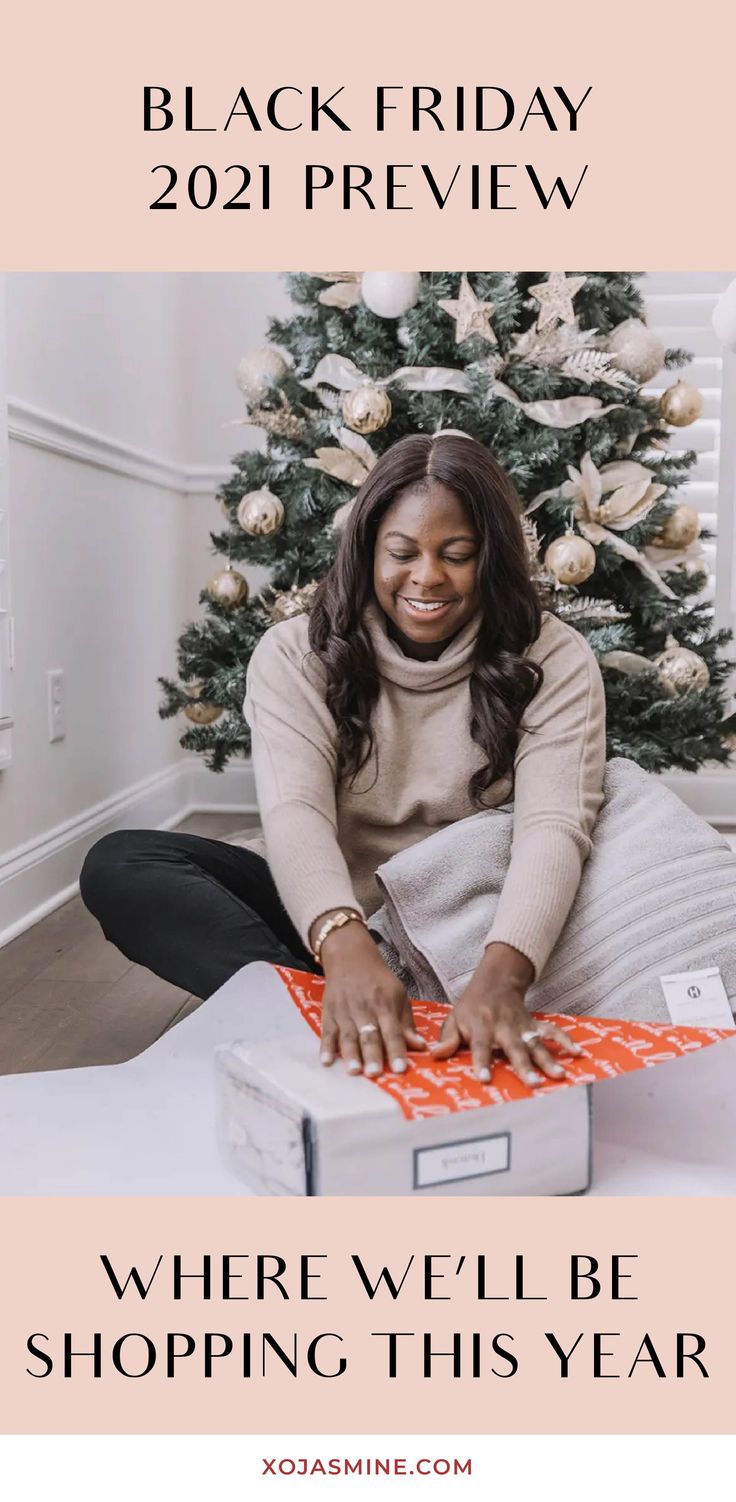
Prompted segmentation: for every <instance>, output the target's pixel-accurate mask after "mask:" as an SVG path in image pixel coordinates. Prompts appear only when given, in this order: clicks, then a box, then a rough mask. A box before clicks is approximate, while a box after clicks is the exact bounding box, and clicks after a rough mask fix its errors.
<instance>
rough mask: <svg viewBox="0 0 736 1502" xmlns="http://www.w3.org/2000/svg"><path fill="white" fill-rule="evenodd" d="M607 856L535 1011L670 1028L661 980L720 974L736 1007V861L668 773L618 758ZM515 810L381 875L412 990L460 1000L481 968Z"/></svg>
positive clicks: (601, 819) (393, 944) (596, 840)
mask: <svg viewBox="0 0 736 1502" xmlns="http://www.w3.org/2000/svg"><path fill="white" fill-rule="evenodd" d="M604 795H605V796H604V802H603V805H602V807H601V811H600V813H599V815H598V819H597V822H596V825H595V828H594V830H593V835H592V841H593V848H592V851H591V854H590V856H589V857H588V859H587V861H586V862H585V865H584V866H583V873H582V877H581V881H580V886H579V888H578V891H577V894H576V897H575V900H574V902H573V905H572V908H571V910H570V913H569V916H568V919H567V922H566V923H565V926H564V929H563V931H562V933H561V935H560V938H559V939H558V941H557V944H556V945H555V948H554V949H553V951H552V953H551V955H550V957H549V960H548V961H547V964H546V966H545V968H544V970H543V972H542V975H541V976H540V978H539V980H537V981H535V983H534V985H533V986H531V987H530V989H529V991H528V992H527V1002H528V1004H529V1006H530V1008H531V1009H532V1010H534V1011H553V1012H556V1011H559V1012H571V1013H575V1014H578V1015H581V1016H584V1015H596V1014H597V1015H598V1016H602V1017H629V1018H631V1019H635V1020H637V1021H642V1022H667V1021H669V1015H668V1012H667V1009H666V1007H665V1003H664V995H663V992H662V988H661V986H660V983H659V977H660V975H667V974H669V973H670V972H672V971H680V970H700V969H703V968H705V967H709V966H712V965H717V966H719V968H720V971H721V975H722V977H723V981H724V985H725V988H726V991H727V994H728V997H729V1000H730V1002H731V1006H732V1009H734V1007H735V1006H736V854H734V852H733V851H732V850H731V848H730V846H729V844H728V841H727V840H725V839H724V837H723V836H722V835H720V834H718V833H717V832H716V831H715V830H714V829H712V828H711V826H710V825H709V824H706V823H705V821H704V820H703V819H701V818H700V817H699V816H698V815H697V814H694V813H693V812H692V811H691V810H690V809H689V808H687V807H686V805H685V804H684V803H683V802H682V801H681V800H680V799H679V798H678V797H677V796H676V795H675V794H674V793H672V792H670V791H669V789H667V788H666V787H664V786H663V785H662V783H661V782H659V781H658V779H657V778H656V777H653V776H651V775H650V774H649V773H647V772H644V771H642V769H641V768H640V767H638V766H637V765H636V764H635V763H634V762H631V761H627V760H625V759H624V758H622V757H618V758H615V759H614V760H612V761H610V762H609V763H608V765H607V768H606V773H605V781H604ZM512 832H513V805H505V806H504V808H502V809H489V810H484V811H482V812H481V813H478V814H474V815H473V816H472V817H471V818H468V819H462V820H459V821H458V822H457V823H455V824H450V825H448V826H447V828H446V829H443V830H440V831H439V832H438V833H436V834H433V835H430V836H429V837H428V838H427V839H426V840H421V841H420V842H419V843H418V844H416V845H412V846H411V847H410V848H409V849H408V850H402V851H400V852H399V854H398V855H394V856H392V858H391V860H389V861H387V862H386V863H385V864H384V865H383V866H381V867H380V868H379V870H378V872H377V873H376V874H377V880H378V883H379V886H380V887H381V890H382V892H383V894H384V904H383V906H382V907H381V908H380V909H379V910H378V912H377V913H375V914H374V915H373V917H372V918H371V919H370V928H371V931H372V932H373V933H374V934H375V936H376V938H377V940H378V942H379V945H380V948H381V951H382V953H383V956H384V958H385V959H386V961H387V963H388V964H389V965H390V966H391V968H392V969H393V970H395V971H396V973H397V974H398V975H400V976H401V978H402V980H403V981H404V983H405V984H406V985H407V989H408V990H409V992H410V994H411V995H413V996H417V997H424V998H426V999H427V1000H438V1001H456V1000H457V998H458V997H459V996H460V995H461V993H462V992H463V990H464V989H465V987H466V985H467V984H468V981H469V980H470V977H471V975H472V974H473V971H474V970H475V968H476V966H477V964H478V962H479V961H480V959H481V955H482V952H483V940H484V938H485V937H486V935H487V933H488V930H489V928H490V926H491V922H492V920H493V916H494V913H495V910H496V906H497V903H498V898H499V894H500V891H501V887H502V885H503V880H504V876H505V873H506V870H507V868H508V863H509V858H510V853H511V837H512Z"/></svg>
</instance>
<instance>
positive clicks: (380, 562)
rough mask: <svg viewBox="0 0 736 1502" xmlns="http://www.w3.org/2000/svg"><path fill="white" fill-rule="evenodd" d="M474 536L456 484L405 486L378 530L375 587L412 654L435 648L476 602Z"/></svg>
mask: <svg viewBox="0 0 736 1502" xmlns="http://www.w3.org/2000/svg"><path fill="white" fill-rule="evenodd" d="M477 574H478V539H477V537H476V535H475V532H474V530H473V527H472V526H471V524H470V521H469V519H468V516H467V514H466V511H465V508H464V506H463V504H462V501H461V500H460V498H459V496H457V495H456V494H455V492H454V490H449V489H448V488H447V486H446V485H442V484H440V482H439V481H438V480H430V481H429V484H428V485H427V487H426V488H425V487H422V488H419V489H416V488H412V487H409V488H408V489H407V490H405V491H402V492H401V493H400V494H399V495H398V496H397V498H396V500H395V501H394V503H393V505H392V506H390V507H389V509H388V511H387V512H386V514H385V516H384V517H383V518H382V520H381V523H380V526H379V528H378V533H377V536H376V551H375V557H374V563H373V588H374V591H375V596H376V599H377V601H378V604H379V605H380V606H381V609H382V610H383V611H384V612H385V614H386V616H387V617H388V619H389V621H390V622H392V623H393V625H394V627H395V628H396V631H395V633H393V634H398V636H399V640H400V643H401V645H402V647H403V649H404V651H405V652H406V653H407V654H408V655H409V656H413V657H432V656H435V655H437V654H438V649H439V647H440V646H441V644H442V643H443V642H447V641H449V639H450V637H452V636H455V634H456V633H457V632H458V631H459V630H460V629H461V628H462V627H463V626H464V625H465V624H466V622H467V621H469V620H470V618H471V616H473V615H474V614H475V611H476V610H477V609H478V593H477Z"/></svg>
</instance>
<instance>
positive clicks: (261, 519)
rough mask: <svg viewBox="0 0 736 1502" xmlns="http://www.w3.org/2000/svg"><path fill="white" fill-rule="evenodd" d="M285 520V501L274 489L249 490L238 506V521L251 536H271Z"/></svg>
mask: <svg viewBox="0 0 736 1502" xmlns="http://www.w3.org/2000/svg"><path fill="white" fill-rule="evenodd" d="M283 521H284V507H283V503H282V502H281V501H280V500H279V498H278V496H277V495H274V493H273V491H272V490H249V491H248V493H247V495H244V496H243V499H242V501H241V502H240V504H239V506H238V522H239V523H240V526H241V527H242V528H243V531H244V532H247V533H248V534H249V536H250V537H271V535H272V534H273V533H274V532H278V530H279V528H280V527H281V526H283Z"/></svg>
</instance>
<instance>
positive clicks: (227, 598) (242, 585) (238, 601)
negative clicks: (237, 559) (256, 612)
mask: <svg viewBox="0 0 736 1502" xmlns="http://www.w3.org/2000/svg"><path fill="white" fill-rule="evenodd" d="M205 590H206V592H207V594H208V595H209V597H210V599H211V600H215V601H216V603H217V604H218V605H242V604H243V602H244V601H245V600H247V598H248V585H247V583H246V580H245V579H244V578H243V575H242V574H240V573H238V570H237V569H236V568H223V569H221V570H220V571H219V573H217V574H213V575H212V578H211V579H208V580H207V583H206V585H205Z"/></svg>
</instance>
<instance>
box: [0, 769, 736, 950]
mask: <svg viewBox="0 0 736 1502" xmlns="http://www.w3.org/2000/svg"><path fill="white" fill-rule="evenodd" d="M662 781H663V782H664V783H665V785H666V786H667V787H669V788H671V789H672V791H673V792H675V793H677V795H678V797H680V798H682V800H683V802H684V803H686V804H687V805H688V807H690V808H692V809H693V810H694V811H695V812H696V813H698V814H700V816H701V818H704V819H707V820H708V822H709V823H711V824H716V825H718V826H719V827H720V828H721V829H725V830H730V829H734V830H736V770H729V769H724V768H720V767H718V768H713V769H705V770H703V771H700V772H692V773H688V772H668V773H666V774H664V775H663V777H662ZM256 812H257V802H256V794H255V782H254V778H253V768H252V766H251V764H250V762H249V761H245V760H240V761H237V762H235V763H231V764H230V765H229V766H227V767H226V768H225V770H224V771H223V772H210V771H209V770H208V768H207V767H205V766H204V765H203V764H202V763H201V762H200V760H199V758H198V757H196V756H188V757H182V759H181V761H178V762H176V763H174V764H173V765H172V766H170V767H166V768H164V770H163V771H161V772H157V773H156V774H155V775H154V776H153V777H148V778H146V779H145V780H144V781H142V782H139V783H136V784H135V785H134V786H133V787H129V788H126V789H124V790H123V791H122V792H121V793H118V794H116V795H115V796H114V797H112V798H108V799H105V800H104V801H103V802H101V803H98V804H95V805H94V806H93V807H91V808H88V809H85V810H84V811H83V812H82V813H81V814H79V815H77V816H76V817H75V818H72V819H68V820H66V822H65V823H63V824H58V825H57V826H56V827H55V828H54V829H51V830H49V831H48V832H47V833H46V834H44V835H40V836H38V837H37V838H36V839H34V840H30V841H28V843H27V844H25V845H21V846H17V847H16V849H15V850H11V851H9V852H8V853H7V854H6V855H4V856H0V914H1V915H2V918H1V922H2V928H0V947H2V945H4V944H8V943H9V942H10V940H11V939H14V938H17V936H18V935H19V934H21V933H23V932H24V930H25V929H27V928H31V927H32V925H33V924H34V923H38V922H39V921H40V919H41V918H45V917H46V916H47V914H48V913H51V912H53V911H54V909H55V908H57V907H60V906H61V904H62V903H64V902H68V901H69V899H70V898H71V897H73V896H74V894H75V892H76V891H77V888H78V879H79V872H80V870H81V868H82V863H83V861H84V857H85V855H86V854H87V851H88V850H89V849H90V848H91V846H92V845H93V844H94V843H95V841H96V840H98V839H100V838H101V836H102V835H104V834H107V833H108V832H109V831H110V830H113V829H134V828H136V827H140V828H143V829H171V828H172V826H173V825H175V824H178V823H180V822H181V820H182V819H185V818H187V817H188V816H189V815H190V814H194V813H232V814H233V815H238V814H247V813H250V814H252V813H256ZM234 824H237V819H234Z"/></svg>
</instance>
